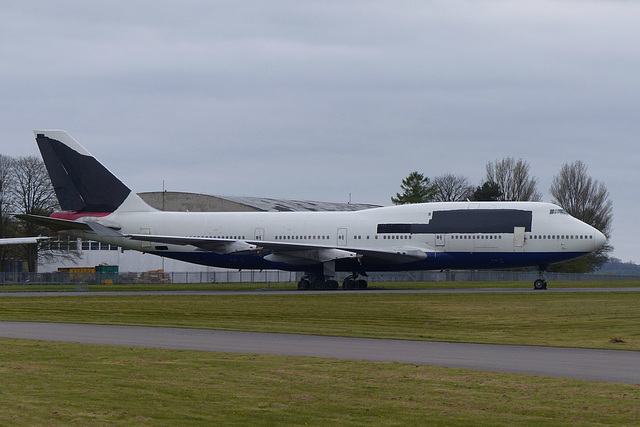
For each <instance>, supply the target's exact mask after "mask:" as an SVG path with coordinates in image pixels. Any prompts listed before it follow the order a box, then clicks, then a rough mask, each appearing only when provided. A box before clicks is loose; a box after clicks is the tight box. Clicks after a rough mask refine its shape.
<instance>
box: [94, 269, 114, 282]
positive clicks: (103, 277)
mask: <svg viewBox="0 0 640 427" xmlns="http://www.w3.org/2000/svg"><path fill="white" fill-rule="evenodd" d="M118 276H119V273H118V266H117V265H96V282H98V283H102V284H110V283H111V284H112V283H118Z"/></svg>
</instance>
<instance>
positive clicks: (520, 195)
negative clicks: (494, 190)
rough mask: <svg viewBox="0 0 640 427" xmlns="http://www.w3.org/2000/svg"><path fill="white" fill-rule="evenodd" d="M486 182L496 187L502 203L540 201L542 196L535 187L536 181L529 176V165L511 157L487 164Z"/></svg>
mask: <svg viewBox="0 0 640 427" xmlns="http://www.w3.org/2000/svg"><path fill="white" fill-rule="evenodd" d="M486 171H487V175H486V181H488V182H493V183H496V184H497V185H498V189H499V190H500V193H501V196H500V198H499V199H498V200H502V201H533V202H539V201H540V200H542V195H541V194H540V192H538V190H536V186H537V185H538V180H537V179H536V178H533V177H531V176H529V164H528V163H527V162H526V161H524V160H522V159H518V160H515V159H514V158H513V157H505V158H504V159H502V160H501V161H498V160H496V161H495V162H489V163H487V166H486Z"/></svg>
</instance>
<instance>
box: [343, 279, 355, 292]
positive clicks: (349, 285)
mask: <svg viewBox="0 0 640 427" xmlns="http://www.w3.org/2000/svg"><path fill="white" fill-rule="evenodd" d="M355 288H356V281H355V280H353V279H351V278H348V279H344V282H342V289H345V290H352V289H355Z"/></svg>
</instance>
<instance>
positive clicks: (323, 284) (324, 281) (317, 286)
mask: <svg viewBox="0 0 640 427" xmlns="http://www.w3.org/2000/svg"><path fill="white" fill-rule="evenodd" d="M339 288H340V285H339V284H338V282H337V281H336V280H333V279H330V278H328V277H325V276H316V275H310V274H307V275H305V276H303V277H302V279H300V281H299V282H298V290H299V291H309V290H336V289H339Z"/></svg>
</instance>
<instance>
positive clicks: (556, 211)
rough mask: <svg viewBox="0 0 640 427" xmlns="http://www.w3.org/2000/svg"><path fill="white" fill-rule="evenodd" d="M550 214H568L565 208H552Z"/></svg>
mask: <svg viewBox="0 0 640 427" xmlns="http://www.w3.org/2000/svg"><path fill="white" fill-rule="evenodd" d="M549 214H550V215H554V214H563V215H567V211H565V210H564V209H551V210H550V211H549Z"/></svg>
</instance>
